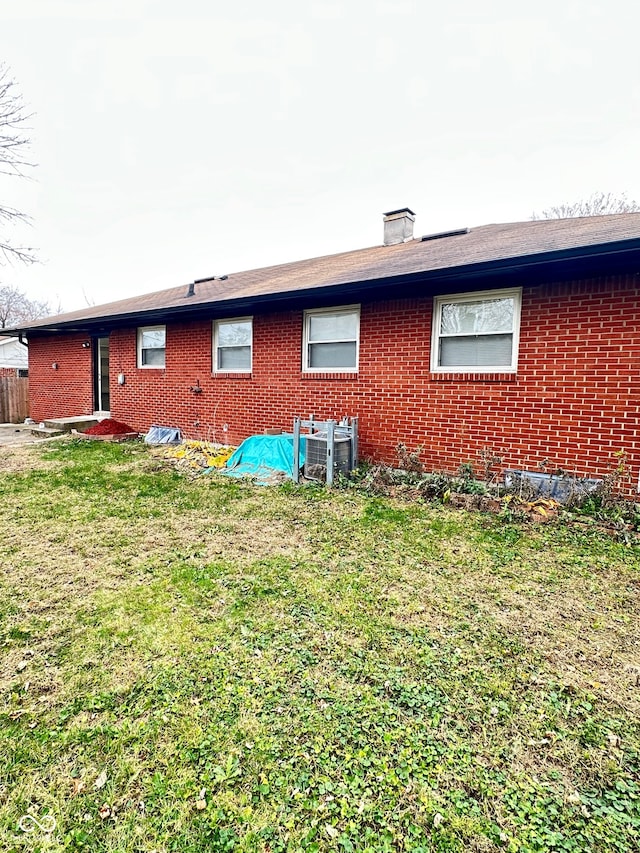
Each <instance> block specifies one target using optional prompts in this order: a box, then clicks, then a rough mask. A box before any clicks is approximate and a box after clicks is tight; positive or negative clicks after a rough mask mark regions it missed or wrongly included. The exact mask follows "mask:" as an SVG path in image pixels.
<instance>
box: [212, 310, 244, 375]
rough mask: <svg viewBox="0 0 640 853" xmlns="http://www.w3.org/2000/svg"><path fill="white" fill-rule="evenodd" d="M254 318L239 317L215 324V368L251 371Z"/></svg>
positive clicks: (231, 370)
mask: <svg viewBox="0 0 640 853" xmlns="http://www.w3.org/2000/svg"><path fill="white" fill-rule="evenodd" d="M252 345H253V319H252V318H251V317H238V318H236V319H234V320H217V321H216V322H215V323H214V324H213V369H214V370H224V371H229V372H230V373H249V372H250V371H251V349H252Z"/></svg>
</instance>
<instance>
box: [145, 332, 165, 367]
mask: <svg viewBox="0 0 640 853" xmlns="http://www.w3.org/2000/svg"><path fill="white" fill-rule="evenodd" d="M165 342H166V327H165V326H144V327H143V328H141V329H138V367H164V366H165Z"/></svg>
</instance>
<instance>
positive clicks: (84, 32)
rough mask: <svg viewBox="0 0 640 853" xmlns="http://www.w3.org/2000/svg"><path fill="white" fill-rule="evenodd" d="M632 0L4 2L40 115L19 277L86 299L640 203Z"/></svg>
mask: <svg viewBox="0 0 640 853" xmlns="http://www.w3.org/2000/svg"><path fill="white" fill-rule="evenodd" d="M639 24H640V7H639V6H637V4H635V3H633V2H631V0H609V2H604V0H601V2H590V0H553V2H550V0H538V2H536V3H529V2H527V3H525V2H518V0H485V2H483V3H478V2H477V0H473V2H471V0H458V2H455V3H450V4H447V3H443V2H441V1H440V2H432V0H431V1H430V0H416V2H414V0H342V2H337V0H335V2H332V0H269V2H259V0H237V2H235V3H234V2H229V0H178V2H176V0H0V60H1V61H3V62H5V63H6V64H7V65H8V66H9V68H10V71H11V75H12V77H13V78H14V79H15V80H16V82H17V83H18V86H19V89H20V91H21V93H22V95H23V97H24V99H25V101H26V103H27V104H28V105H29V108H30V109H32V110H33V111H34V113H35V115H34V117H33V119H32V121H31V125H32V130H31V137H32V140H33V141H32V146H31V152H30V155H31V158H32V159H33V160H34V161H35V162H36V163H37V164H38V166H37V169H35V170H34V172H33V178H34V180H33V181H30V182H26V181H20V182H17V181H11V182H10V183H9V181H8V180H7V179H2V180H1V181H0V198H1V199H2V201H3V202H5V203H12V204H14V205H15V206H17V207H19V208H20V209H21V210H24V211H25V212H27V213H29V214H30V215H31V216H32V217H33V227H31V228H22V229H20V230H19V231H18V232H16V234H15V240H16V241H17V242H22V243H23V244H25V243H26V244H28V245H33V246H36V247H38V249H39V256H40V258H41V259H42V263H41V264H38V265H35V266H31V267H27V268H23V267H20V266H15V267H11V266H5V267H2V268H0V281H1V282H2V283H5V284H17V285H18V286H20V287H22V288H23V289H25V290H26V291H27V292H28V294H29V295H30V296H31V297H32V298H39V299H48V300H49V302H50V304H51V306H52V308H57V307H58V304H60V305H61V307H62V308H63V309H64V310H65V311H70V310H74V309H76V308H82V307H83V306H85V305H86V304H87V302H89V303H96V304H99V303H102V302H108V301H112V300H114V299H120V298H124V297H126V296H132V295H135V294H139V293H144V292H148V291H151V290H158V289H161V288H163V287H172V286H174V285H179V284H183V283H186V282H189V281H191V280H193V279H194V278H203V277H205V276H207V275H221V274H224V273H230V272H234V271H238V270H243V269H249V268H252V267H259V266H265V265H268V264H273V263H285V262H287V261H293V260H297V259H300V258H305V257H314V256H317V255H323V254H331V253H333V252H340V251H345V250H349V249H356V248H361V247H363V246H370V245H376V244H379V243H380V242H381V241H382V215H381V214H382V212H383V211H386V210H391V209H395V208H398V207H404V206H409V207H411V208H412V209H413V210H415V211H416V213H417V220H416V235H417V236H419V235H421V234H425V233H429V232H433V231H441V230H444V229H447V228H456V227H463V226H467V225H470V226H472V225H482V224H486V223H489V222H498V221H512V220H523V219H528V218H529V217H530V215H531V213H532V212H533V211H534V210H541V209H542V208H545V207H549V206H551V205H553V204H558V203H561V202H564V201H576V200H578V199H580V198H583V197H585V196H588V195H590V194H591V193H592V192H594V191H596V190H603V191H607V192H608V191H612V192H615V193H623V192H626V193H627V195H628V197H629V198H630V199H637V200H640V168H639V160H638V157H639V153H640V103H639V102H640V51H639V50H638V31H639Z"/></svg>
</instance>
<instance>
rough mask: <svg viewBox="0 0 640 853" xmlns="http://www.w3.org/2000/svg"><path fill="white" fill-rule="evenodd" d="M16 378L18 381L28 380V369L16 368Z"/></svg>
mask: <svg viewBox="0 0 640 853" xmlns="http://www.w3.org/2000/svg"><path fill="white" fill-rule="evenodd" d="M16 376H17V377H18V379H28V378H29V369H28V368H27V367H17V368H16Z"/></svg>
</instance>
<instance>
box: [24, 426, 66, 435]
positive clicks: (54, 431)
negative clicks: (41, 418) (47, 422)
mask: <svg viewBox="0 0 640 853" xmlns="http://www.w3.org/2000/svg"><path fill="white" fill-rule="evenodd" d="M29 432H30V433H31V435H37V436H38V438H53V436H54V435H64V434H65V432H66V430H64V429H52V428H51V427H46V426H45V427H43V428H42V429H40V427H33V428H32V429H30V430H29Z"/></svg>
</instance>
